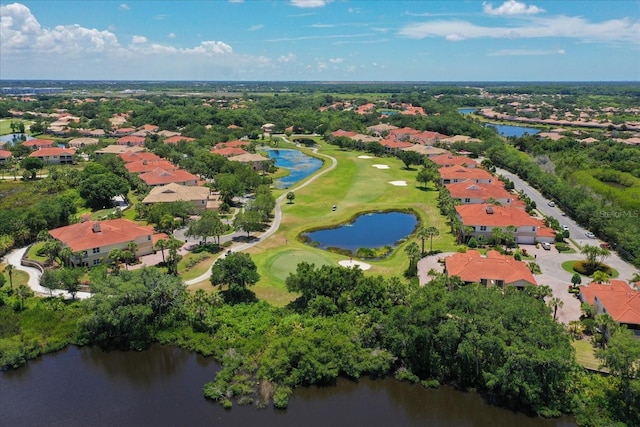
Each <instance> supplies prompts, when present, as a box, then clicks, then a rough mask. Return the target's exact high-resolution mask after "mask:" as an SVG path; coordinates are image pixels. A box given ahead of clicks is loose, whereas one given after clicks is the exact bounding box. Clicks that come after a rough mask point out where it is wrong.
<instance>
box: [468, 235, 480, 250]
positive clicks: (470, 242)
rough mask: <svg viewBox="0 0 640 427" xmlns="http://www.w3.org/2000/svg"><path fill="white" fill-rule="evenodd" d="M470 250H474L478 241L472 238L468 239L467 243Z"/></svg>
mask: <svg viewBox="0 0 640 427" xmlns="http://www.w3.org/2000/svg"><path fill="white" fill-rule="evenodd" d="M467 245H469V247H470V248H471V249H475V248H477V247H478V241H477V240H476V239H474V238H473V237H472V238H470V239H469V243H467Z"/></svg>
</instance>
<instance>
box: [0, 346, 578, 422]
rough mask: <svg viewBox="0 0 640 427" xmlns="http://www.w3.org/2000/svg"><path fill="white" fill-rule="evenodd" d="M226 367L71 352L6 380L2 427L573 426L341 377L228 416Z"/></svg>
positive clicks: (171, 352) (473, 397)
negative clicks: (223, 402) (208, 394)
mask: <svg viewBox="0 0 640 427" xmlns="http://www.w3.org/2000/svg"><path fill="white" fill-rule="evenodd" d="M218 369H219V365H218V364H217V363H216V362H215V361H213V360H212V359H211V358H205V357H202V356H199V355H197V354H195V353H192V352H189V351H187V350H183V349H179V348H176V347H165V346H160V345H154V346H152V347H151V348H150V349H148V350H145V351H141V352H119V351H113V352H103V351H101V350H99V349H97V348H95V347H81V348H78V347H73V346H71V347H68V348H67V349H65V350H63V351H61V352H58V353H54V354H49V355H46V356H44V357H42V358H39V359H37V360H34V361H31V362H29V364H28V365H27V366H25V367H22V368H20V369H17V370H13V371H6V372H1V373H0V425H2V426H12V427H22V426H51V427H53V426H64V427H74V426H87V425H91V426H95V427H101V426H105V427H107V426H108V427H112V426H118V427H128V426H136V427H138V426H148V425H153V426H160V427H161V426H194V427H197V426H225V427H228V426H243V427H246V426H262V427H272V426H273V427H276V426H277V427H288V426H305V427H315V426H322V427H324V426H354V427H357V426H369V427H377V426H397V427H405V426H407V427H413V426H416V427H418V426H421V427H422V426H430V427H457V426H470V427H471V426H473V427H511V426H518V427H575V426H576V424H575V422H574V421H573V419H572V418H568V417H565V418H561V419H552V420H547V419H543V418H537V417H527V416H525V415H523V414H520V413H516V412H512V411H509V410H506V409H501V408H498V407H495V406H491V405H488V404H486V403H485V402H484V401H483V399H482V398H481V397H480V396H479V395H478V394H476V393H464V392H460V391H456V390H454V389H451V388H449V387H441V388H438V389H430V390H427V389H424V388H422V387H420V386H416V385H410V384H407V383H401V382H399V381H396V380H395V379H390V378H389V379H377V380H372V379H368V378H364V379H361V380H360V381H358V382H353V381H348V380H338V382H337V384H336V386H332V387H303V388H298V389H296V390H295V391H294V393H293V396H292V397H291V399H290V401H289V408H288V409H286V410H276V409H273V408H272V407H269V408H266V409H256V408H255V407H253V406H239V405H237V404H234V406H233V408H232V409H231V410H225V409H223V408H222V407H221V406H220V405H219V404H218V403H215V402H212V401H210V400H207V399H205V398H204V396H203V394H202V387H203V385H204V384H205V383H206V382H208V381H210V380H212V379H213V378H214V376H215V373H216V372H217V371H218Z"/></svg>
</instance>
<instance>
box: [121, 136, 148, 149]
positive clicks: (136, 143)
mask: <svg viewBox="0 0 640 427" xmlns="http://www.w3.org/2000/svg"><path fill="white" fill-rule="evenodd" d="M116 142H117V143H118V145H126V146H127V147H144V142H145V137H144V136H135V135H127V136H123V137H122V138H118V141H116Z"/></svg>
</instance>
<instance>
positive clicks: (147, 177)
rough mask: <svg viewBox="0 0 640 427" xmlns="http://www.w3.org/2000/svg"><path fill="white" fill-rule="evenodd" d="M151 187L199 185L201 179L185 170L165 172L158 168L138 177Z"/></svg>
mask: <svg viewBox="0 0 640 427" xmlns="http://www.w3.org/2000/svg"><path fill="white" fill-rule="evenodd" d="M138 176H139V177H140V179H141V180H143V181H144V182H145V184H147V185H148V186H150V187H157V186H159V185H166V184H171V183H175V184H182V185H198V182H199V179H198V177H197V176H195V175H194V174H192V173H189V172H187V171H186V170H183V169H174V170H170V171H168V170H165V169H161V168H156V169H154V170H152V171H150V172H145V173H143V174H140V175H138Z"/></svg>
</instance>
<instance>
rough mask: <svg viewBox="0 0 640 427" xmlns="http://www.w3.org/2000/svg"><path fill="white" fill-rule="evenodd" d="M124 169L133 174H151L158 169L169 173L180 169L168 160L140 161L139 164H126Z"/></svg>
mask: <svg viewBox="0 0 640 427" xmlns="http://www.w3.org/2000/svg"><path fill="white" fill-rule="evenodd" d="M124 167H125V168H126V169H127V170H128V171H129V172H131V173H144V172H151V171H152V170H154V169H157V168H162V169H164V170H168V171H172V170H175V169H178V167H177V166H174V165H173V164H172V163H171V162H169V161H167V160H138V161H137V162H129V163H127V164H125V165H124Z"/></svg>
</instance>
